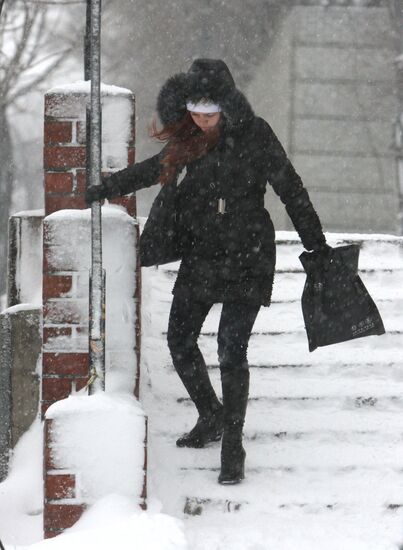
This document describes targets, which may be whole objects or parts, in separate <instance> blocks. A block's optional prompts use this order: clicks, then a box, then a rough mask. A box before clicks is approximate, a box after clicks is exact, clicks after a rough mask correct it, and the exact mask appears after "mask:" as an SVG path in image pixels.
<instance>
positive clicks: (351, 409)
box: [147, 395, 403, 465]
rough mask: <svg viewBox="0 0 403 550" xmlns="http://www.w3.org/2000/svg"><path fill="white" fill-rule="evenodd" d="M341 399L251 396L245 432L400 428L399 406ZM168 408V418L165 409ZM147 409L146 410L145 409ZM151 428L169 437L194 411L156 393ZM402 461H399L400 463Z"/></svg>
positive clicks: (398, 430)
mask: <svg viewBox="0 0 403 550" xmlns="http://www.w3.org/2000/svg"><path fill="white" fill-rule="evenodd" d="M342 404H343V401H342V400H341V401H340V402H339V403H338V402H337V401H334V402H333V405H328V406H318V407H316V408H315V407H310V406H309V405H310V404H307V403H302V404H300V405H301V406H293V405H294V404H290V403H286V404H284V406H279V407H275V406H270V404H269V402H267V401H266V402H261V401H259V400H253V399H251V400H250V401H249V403H248V409H247V415H246V421H245V433H246V434H250V437H253V434H259V433H300V432H303V433H304V432H316V431H320V432H323V431H326V430H327V431H329V432H347V433H350V432H357V431H358V432H368V431H369V432H373V431H374V432H378V433H379V437H380V439H379V441H382V432H383V431H384V430H386V431H388V432H394V433H397V434H398V437H400V434H401V432H402V423H401V416H402V412H401V407H396V408H395V407H393V406H391V407H381V406H380V405H379V406H376V405H374V406H367V407H365V406H364V407H357V406H355V405H352V404H348V406H342ZM168 408H169V420H168V421H167V410H168ZM147 412H148V411H147ZM152 414H153V418H154V423H153V429H154V430H156V431H157V432H158V433H164V434H165V433H168V434H171V436H170V437H172V441H174V440H175V438H177V437H178V436H179V435H180V434H181V433H185V432H187V431H189V430H190V429H191V428H192V427H193V426H194V424H195V422H196V420H197V411H196V409H195V408H194V407H193V405H191V404H190V403H186V402H185V403H181V404H179V405H175V406H174V405H173V404H172V401H170V398H169V397H167V396H166V395H159V396H158V398H156V400H155V403H154V404H153V409H152ZM402 465H403V463H402Z"/></svg>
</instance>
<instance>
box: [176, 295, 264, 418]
mask: <svg viewBox="0 0 403 550" xmlns="http://www.w3.org/2000/svg"><path fill="white" fill-rule="evenodd" d="M212 306H213V302H201V301H196V300H189V299H188V298H186V299H185V298H183V297H181V296H179V295H176V296H174V299H173V302H172V306H171V312H170V316H169V324H168V347H169V350H170V352H171V356H172V361H173V364H174V367H175V369H176V371H177V373H178V375H179V376H180V378H181V380H182V382H183V383H184V385H185V387H186V389H187V390H188V393H189V395H190V397H191V399H192V400H193V402H194V403H195V405H196V407H197V409H198V411H199V414H200V415H202V416H203V415H206V414H207V415H208V414H209V413H210V412H211V410H212V409H213V410H214V408H215V407H217V406H219V402H218V399H217V397H216V395H215V392H214V389H213V388H212V386H211V383H210V379H209V376H208V374H207V369H206V364H205V362H204V359H203V356H202V354H201V351H200V349H199V346H198V345H197V340H198V337H199V334H200V331H201V327H202V325H203V322H204V320H205V318H206V317H207V314H208V312H209V311H210V309H211V307H212ZM259 309H260V305H253V304H248V303H243V302H225V303H224V304H223V307H222V312H221V318H220V324H219V327H218V339H217V340H218V361H219V365H220V369H221V370H224V369H225V370H226V369H247V368H248V361H247V349H248V343H249V338H250V335H251V332H252V328H253V324H254V322H255V319H256V316H257V314H258V312H259Z"/></svg>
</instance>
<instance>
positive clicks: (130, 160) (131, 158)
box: [127, 147, 136, 166]
mask: <svg viewBox="0 0 403 550" xmlns="http://www.w3.org/2000/svg"><path fill="white" fill-rule="evenodd" d="M135 159H136V149H135V148H134V147H128V149H127V164H128V165H129V166H130V165H132V164H134V163H135V162H136V160H135Z"/></svg>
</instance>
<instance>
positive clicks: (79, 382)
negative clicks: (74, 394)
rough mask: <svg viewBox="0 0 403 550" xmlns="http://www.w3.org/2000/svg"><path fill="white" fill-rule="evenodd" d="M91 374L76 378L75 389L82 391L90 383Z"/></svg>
mask: <svg viewBox="0 0 403 550" xmlns="http://www.w3.org/2000/svg"><path fill="white" fill-rule="evenodd" d="M88 380H89V376H86V377H85V378H75V379H74V384H75V391H80V390H82V389H83V388H85V386H86V385H87V384H88Z"/></svg>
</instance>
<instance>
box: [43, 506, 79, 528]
mask: <svg viewBox="0 0 403 550" xmlns="http://www.w3.org/2000/svg"><path fill="white" fill-rule="evenodd" d="M84 510H85V506H84V505H83V504H45V509H44V518H43V519H44V530H45V531H54V530H57V529H68V528H69V527H72V526H73V525H74V524H75V523H76V522H77V521H78V520H79V519H80V517H81V516H82V514H83V512H84Z"/></svg>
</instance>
